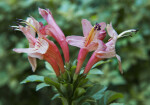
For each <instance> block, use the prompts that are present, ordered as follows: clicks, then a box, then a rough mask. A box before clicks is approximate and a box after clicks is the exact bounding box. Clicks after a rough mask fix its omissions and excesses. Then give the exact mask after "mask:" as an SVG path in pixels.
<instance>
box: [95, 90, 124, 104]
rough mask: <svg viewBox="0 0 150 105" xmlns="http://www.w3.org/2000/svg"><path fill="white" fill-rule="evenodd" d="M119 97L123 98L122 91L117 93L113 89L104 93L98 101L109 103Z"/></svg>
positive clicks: (99, 102)
mask: <svg viewBox="0 0 150 105" xmlns="http://www.w3.org/2000/svg"><path fill="white" fill-rule="evenodd" d="M118 98H123V95H122V94H121V93H117V92H113V91H106V92H105V93H104V96H103V97H102V98H101V99H100V100H98V101H97V102H98V105H108V104H110V103H111V102H113V101H115V100H116V99H118Z"/></svg>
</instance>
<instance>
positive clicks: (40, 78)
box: [21, 75, 44, 84]
mask: <svg viewBox="0 0 150 105" xmlns="http://www.w3.org/2000/svg"><path fill="white" fill-rule="evenodd" d="M28 82H44V77H43V76H39V75H30V76H28V77H26V79H24V80H23V81H22V82H21V84H23V83H28Z"/></svg>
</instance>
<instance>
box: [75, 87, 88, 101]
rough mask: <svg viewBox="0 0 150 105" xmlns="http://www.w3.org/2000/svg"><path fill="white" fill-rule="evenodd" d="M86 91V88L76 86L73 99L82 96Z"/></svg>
mask: <svg viewBox="0 0 150 105" xmlns="http://www.w3.org/2000/svg"><path fill="white" fill-rule="evenodd" d="M84 93H86V90H85V89H84V88H81V87H78V88H76V90H75V92H74V96H73V99H76V98H78V97H81V96H82V95H83V94H84Z"/></svg>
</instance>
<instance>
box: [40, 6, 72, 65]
mask: <svg viewBox="0 0 150 105" xmlns="http://www.w3.org/2000/svg"><path fill="white" fill-rule="evenodd" d="M39 13H40V14H41V16H42V17H43V18H44V19H45V20H46V21H47V23H48V25H46V26H45V27H43V28H42V29H41V30H40V31H41V33H43V34H45V35H50V36H52V37H53V38H54V39H55V40H56V41H57V42H58V43H59V44H60V47H61V48H62V51H63V53H64V58H65V62H66V63H68V62H69V48H68V44H67V42H66V38H65V35H64V33H63V32H62V30H61V29H60V28H59V26H58V25H57V24H56V22H55V20H54V18H53V16H52V13H51V12H50V11H49V9H47V10H44V9H41V8H39Z"/></svg>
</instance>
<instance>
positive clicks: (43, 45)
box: [35, 38, 49, 54]
mask: <svg viewBox="0 0 150 105" xmlns="http://www.w3.org/2000/svg"><path fill="white" fill-rule="evenodd" d="M48 47H49V44H48V42H47V41H46V40H44V39H42V38H39V39H38V40H37V43H36V44H35V49H36V52H37V53H40V54H45V53H46V51H47V50H48Z"/></svg>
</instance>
